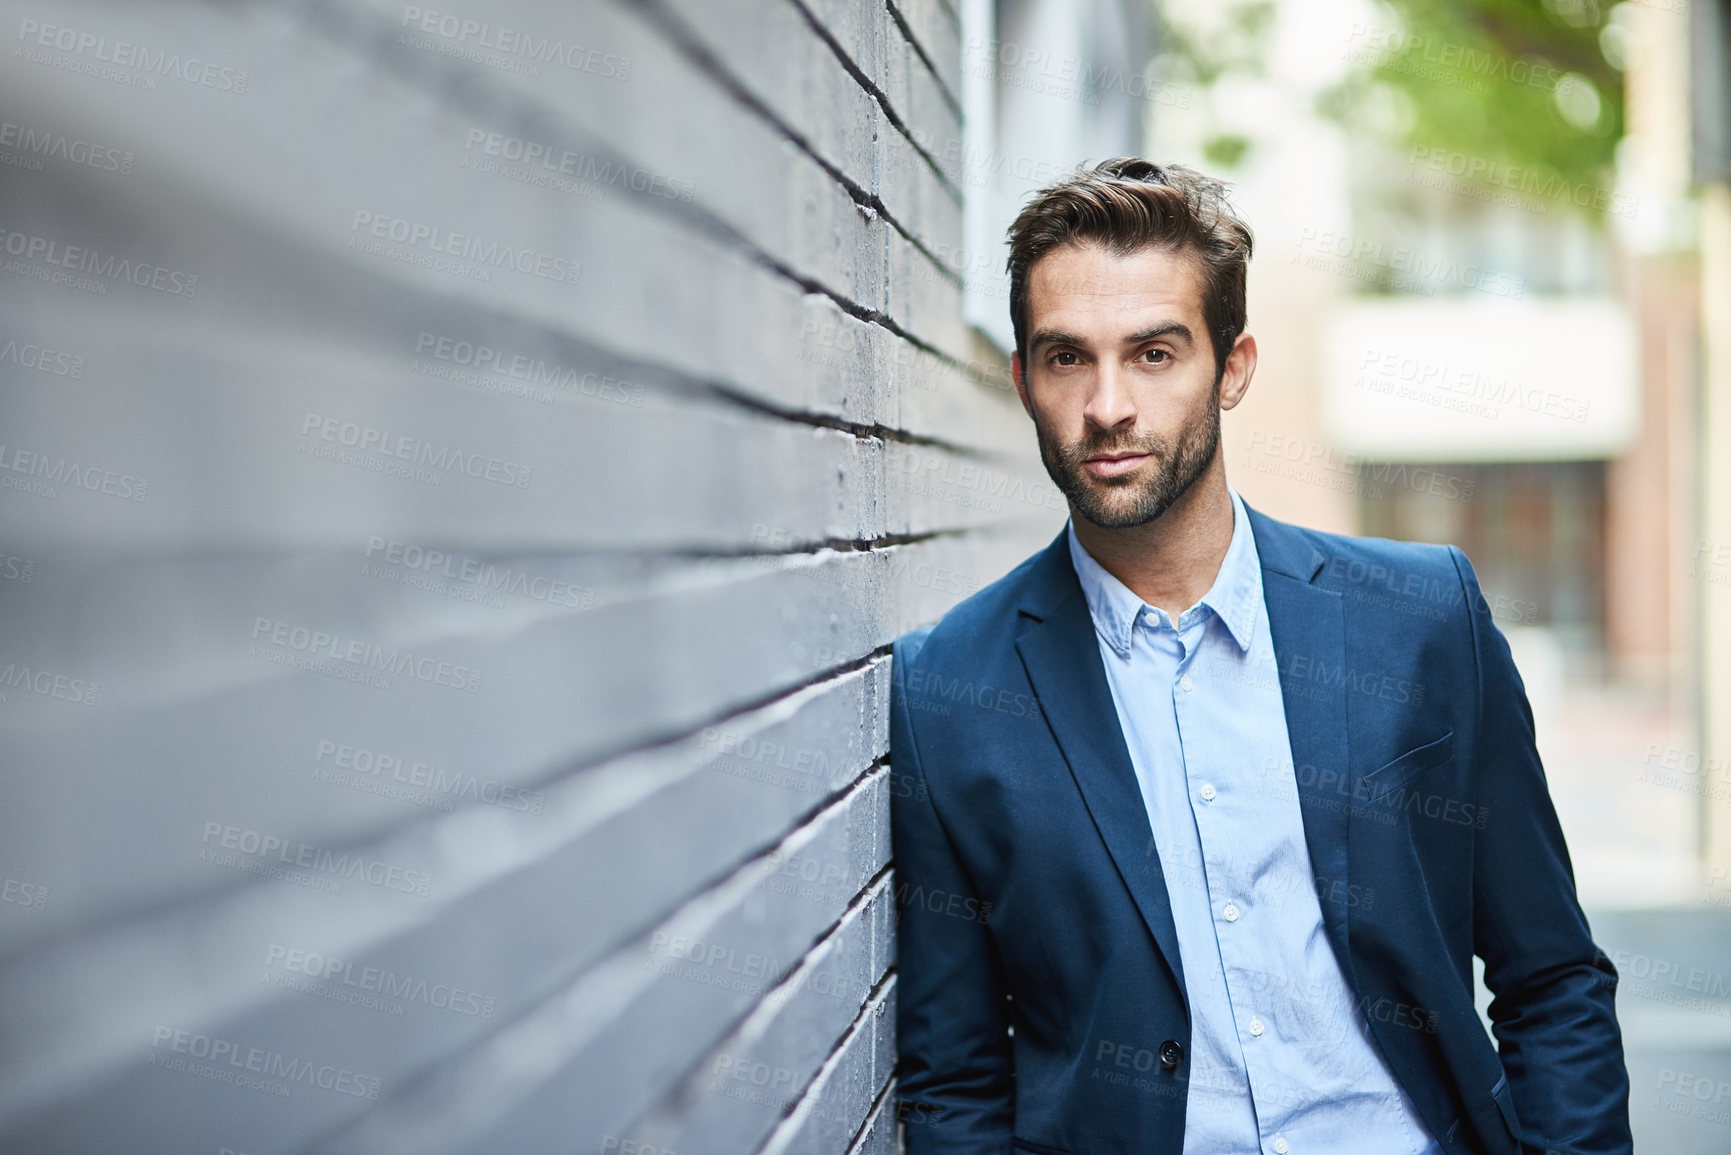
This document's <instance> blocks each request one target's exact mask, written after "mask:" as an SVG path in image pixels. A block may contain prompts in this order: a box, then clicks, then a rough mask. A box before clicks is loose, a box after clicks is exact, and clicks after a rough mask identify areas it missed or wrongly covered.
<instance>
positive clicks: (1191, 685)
mask: <svg viewBox="0 0 1731 1155" xmlns="http://www.w3.org/2000/svg"><path fill="white" fill-rule="evenodd" d="M1178 684H1179V685H1180V686H1182V687H1184V690H1185V692H1186V693H1188V692H1189V691H1191V690H1194V689H1195V688H1196V683H1195V682H1192V681H1191V680H1190V675H1189V674H1185V675H1184V676H1183V677H1182V678H1179V679H1178Z"/></svg>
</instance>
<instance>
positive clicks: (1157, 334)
mask: <svg viewBox="0 0 1731 1155" xmlns="http://www.w3.org/2000/svg"><path fill="white" fill-rule="evenodd" d="M1163 337H1164V338H1175V339H1177V340H1179V341H1183V342H1184V343H1186V344H1194V343H1195V341H1196V335H1195V334H1194V333H1192V332H1191V331H1190V326H1189V325H1186V324H1184V322H1182V321H1162V322H1161V323H1160V324H1158V325H1154V326H1152V327H1151V328H1147V329H1143V330H1142V331H1141V332H1140V333H1132V334H1131V335H1130V336H1129V337H1127V338H1126V339H1125V341H1124V344H1126V345H1141V344H1145V343H1146V342H1149V341H1157V340H1160V339H1161V338H1163ZM1087 344H1088V342H1086V341H1084V340H1083V339H1082V338H1080V337H1078V336H1076V334H1074V333H1063V332H1059V331H1058V330H1056V329H1038V330H1036V331H1035V332H1034V335H1033V337H1032V338H1031V339H1030V340H1029V341H1028V348H1029V349H1039V348H1043V347H1044V346H1046V345H1081V346H1086V345H1087Z"/></svg>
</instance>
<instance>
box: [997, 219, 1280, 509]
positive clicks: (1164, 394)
mask: <svg viewBox="0 0 1731 1155" xmlns="http://www.w3.org/2000/svg"><path fill="white" fill-rule="evenodd" d="M1027 333H1028V362H1027V364H1026V365H1019V368H1018V371H1017V388H1018V391H1019V392H1020V393H1021V394H1022V401H1023V404H1024V405H1026V406H1027V407H1028V412H1029V414H1030V416H1032V417H1033V419H1034V428H1035V430H1036V432H1037V434H1038V436H1039V442H1040V457H1041V459H1042V460H1043V461H1044V462H1045V464H1046V471H1047V472H1048V473H1050V474H1051V475H1052V481H1053V483H1054V484H1055V485H1057V486H1058V488H1060V489H1061V490H1063V491H1064V495H1065V496H1066V497H1068V498H1069V499H1070V504H1071V506H1072V507H1073V509H1074V510H1075V512H1076V513H1078V514H1080V515H1081V516H1082V517H1085V518H1087V519H1088V520H1089V521H1091V522H1093V523H1094V524H1095V525H1098V526H1101V527H1103V528H1106V529H1122V528H1125V527H1128V526H1133V525H1142V524H1144V523H1146V522H1150V521H1153V520H1154V519H1155V518H1157V517H1159V516H1160V515H1161V514H1163V513H1165V512H1166V510H1167V509H1169V508H1170V507H1171V506H1172V504H1173V503H1174V502H1175V501H1177V500H1178V499H1179V498H1180V497H1182V496H1183V495H1184V494H1185V493H1187V492H1188V491H1189V490H1190V488H1191V486H1193V485H1194V484H1195V483H1196V481H1197V479H1198V478H1200V477H1201V476H1202V475H1203V473H1204V472H1205V471H1206V470H1207V469H1208V467H1209V465H1210V464H1211V463H1212V462H1213V461H1214V458H1215V454H1216V453H1217V451H1218V449H1219V444H1220V409H1221V405H1222V398H1221V393H1220V379H1219V378H1217V375H1216V373H1215V362H1214V348H1213V343H1212V341H1211V339H1210V338H1209V335H1208V330H1207V328H1206V326H1205V325H1204V323H1203V319H1202V278H1201V273H1200V270H1199V269H1198V268H1197V264H1196V261H1195V260H1194V259H1193V258H1192V257H1190V256H1189V255H1186V254H1182V253H1169V252H1166V251H1164V250H1162V249H1158V248H1145V249H1142V250H1139V251H1137V252H1135V253H1131V254H1129V255H1127V256H1115V255H1113V254H1112V253H1110V252H1108V251H1107V250H1106V249H1105V248H1104V247H1102V246H1099V245H1095V244H1086V243H1084V244H1075V245H1066V246H1064V247H1062V248H1058V249H1054V250H1052V251H1051V252H1049V253H1047V254H1046V255H1045V256H1044V257H1041V258H1040V259H1039V260H1038V261H1036V262H1035V263H1034V267H1033V268H1032V269H1031V270H1030V274H1029V278H1028V316H1027ZM1253 348H1254V346H1252V349H1253ZM1251 356H1252V358H1254V353H1253V352H1252V354H1251ZM1019 360H1020V359H1019V358H1018V362H1019ZM1252 363H1254V362H1253V361H1252ZM1227 377H1228V378H1232V383H1233V384H1234V385H1236V384H1237V382H1236V377H1235V375H1234V372H1233V366H1232V365H1230V364H1229V366H1228V373H1227ZM1245 377H1246V379H1245V383H1246V384H1248V375H1247V374H1246V375H1245ZM1241 392H1242V389H1234V392H1233V396H1232V397H1231V398H1230V404H1236V403H1237V400H1238V396H1239V394H1241ZM1230 404H1229V405H1228V407H1230Z"/></svg>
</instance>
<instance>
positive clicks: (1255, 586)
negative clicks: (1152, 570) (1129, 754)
mask: <svg viewBox="0 0 1731 1155" xmlns="http://www.w3.org/2000/svg"><path fill="white" fill-rule="evenodd" d="M1227 493H1229V494H1230V495H1231V497H1232V542H1231V544H1229V545H1228V546H1227V547H1226V556H1225V558H1223V559H1222V560H1221V562H1220V572H1219V573H1217V574H1216V575H1215V576H1214V584H1213V585H1212V586H1211V587H1209V590H1208V592H1207V593H1205V594H1203V595H1202V599H1201V600H1200V601H1199V602H1198V603H1197V605H1202V606H1207V607H1208V608H1209V609H1210V610H1211V611H1213V613H1214V616H1215V617H1217V618H1219V619H1220V621H1221V624H1223V625H1224V626H1225V627H1226V631H1227V633H1229V634H1230V635H1231V636H1232V640H1233V641H1234V642H1236V643H1237V644H1238V648H1239V650H1240V651H1241V652H1244V653H1248V652H1249V651H1250V642H1251V639H1252V638H1253V637H1254V636H1255V630H1256V606H1257V603H1258V602H1259V601H1261V599H1262V565H1261V563H1260V561H1259V560H1258V559H1257V555H1256V538H1255V536H1254V535H1253V534H1252V533H1251V532H1250V518H1249V517H1248V516H1247V515H1246V514H1245V512H1244V502H1243V501H1242V500H1241V499H1240V498H1239V496H1238V491H1237V490H1236V489H1233V488H1232V487H1231V486H1227ZM1067 532H1068V535H1069V539H1070V562H1071V564H1073V565H1074V566H1075V567H1076V577H1077V578H1078V579H1079V580H1080V581H1081V583H1082V593H1083V594H1084V595H1085V596H1086V597H1087V599H1088V612H1089V614H1090V615H1091V616H1092V617H1093V619H1094V629H1095V630H1096V631H1097V632H1098V633H1099V635H1100V636H1101V637H1102V638H1104V639H1105V640H1106V643H1107V644H1108V645H1109V646H1111V647H1112V649H1113V650H1115V651H1116V652H1117V654H1118V656H1119V657H1121V658H1128V657H1129V656H1130V640H1131V638H1132V636H1133V635H1134V633H1135V629H1136V623H1137V621H1139V620H1140V619H1141V618H1142V615H1143V614H1144V613H1146V611H1147V610H1148V609H1149V608H1150V607H1149V606H1148V605H1147V603H1145V602H1144V601H1143V600H1142V599H1141V598H1139V597H1137V596H1136V595H1135V594H1133V593H1131V592H1130V588H1129V587H1128V586H1126V585H1125V584H1124V583H1123V582H1121V581H1119V580H1118V579H1117V578H1115V577H1113V576H1112V575H1111V574H1109V573H1107V572H1106V569H1105V567H1104V566H1102V565H1101V564H1100V563H1099V562H1097V561H1095V560H1094V557H1093V555H1092V554H1090V553H1089V552H1088V551H1087V550H1086V549H1085V548H1083V546H1082V543H1081V542H1080V541H1079V540H1078V539H1077V537H1076V527H1075V524H1074V522H1073V520H1072V522H1071V524H1069V525H1068V526H1067ZM1192 608H1194V607H1192ZM1186 612H1189V611H1186Z"/></svg>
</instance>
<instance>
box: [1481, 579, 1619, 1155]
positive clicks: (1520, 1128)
mask: <svg viewBox="0 0 1731 1155" xmlns="http://www.w3.org/2000/svg"><path fill="white" fill-rule="evenodd" d="M1450 552H1451V554H1452V555H1453V557H1454V559H1455V566H1456V568H1457V570H1458V571H1459V573H1460V576H1461V580H1462V583H1463V586H1464V590H1465V594H1466V606H1467V611H1468V617H1469V619H1470V620H1471V623H1472V626H1471V629H1472V642H1473V650H1474V657H1475V660H1476V663H1477V672H1478V687H1479V700H1478V704H1477V710H1478V726H1477V731H1478V740H1477V743H1476V749H1477V759H1478V765H1477V766H1476V767H1475V772H1476V776H1477V779H1478V802H1479V806H1480V807H1481V809H1482V811H1483V812H1484V813H1485V826H1484V829H1483V830H1482V831H1480V833H1479V837H1478V840H1477V842H1476V849H1475V852H1474V862H1473V950H1474V952H1475V953H1476V954H1477V955H1478V956H1479V957H1480V958H1482V959H1484V963H1485V985H1486V987H1488V988H1489V989H1490V992H1491V995H1492V999H1491V1004H1490V1019H1491V1029H1492V1032H1493V1033H1494V1034H1495V1036H1496V1039H1497V1051H1498V1054H1499V1055H1500V1056H1501V1058H1502V1064H1503V1070H1504V1072H1505V1074H1506V1075H1507V1084H1506V1087H1505V1088H1504V1089H1503V1090H1502V1091H1501V1092H1500V1093H1499V1094H1498V1095H1497V1096H1496V1098H1497V1100H1498V1102H1497V1106H1498V1108H1499V1109H1500V1110H1501V1111H1502V1112H1503V1115H1504V1117H1505V1119H1506V1120H1507V1122H1508V1124H1509V1126H1510V1128H1511V1130H1513V1131H1514V1132H1515V1134H1516V1136H1517V1137H1518V1138H1519V1139H1520V1141H1521V1142H1522V1144H1523V1145H1524V1149H1527V1150H1532V1151H1543V1152H1557V1153H1558V1155H1564V1153H1566V1155H1601V1153H1604V1155H1610V1153H1618V1152H1621V1153H1626V1152H1629V1151H1631V1150H1632V1148H1633V1141H1632V1139H1631V1138H1630V1133H1629V1076H1628V1071H1627V1069H1626V1067H1625V1066H1624V1062H1623V1043H1622V1036H1621V1033H1620V1032H1619V1030H1618V1027H1617V1019H1616V1007H1615V995H1616V988H1617V972H1616V969H1615V968H1614V967H1613V966H1612V965H1611V962H1610V960H1609V959H1608V958H1606V957H1605V955H1604V953H1603V952H1602V951H1600V950H1599V949H1598V948H1597V947H1596V946H1594V945H1593V940H1592V937H1591V935H1590V933H1589V931H1588V928H1587V919H1586V915H1585V914H1584V913H1582V911H1581V906H1580V903H1579V901H1578V900H1577V898H1576V895H1575V878H1574V872H1573V869H1572V868H1571V867H1570V865H1569V852H1568V849H1567V847H1566V846H1565V845H1564V842H1563V831H1562V827H1561V825H1560V824H1559V823H1558V821H1557V815H1556V810H1555V808H1554V807H1553V806H1552V804H1551V798H1550V792H1549V790H1548V789H1547V788H1546V785H1545V772H1544V768H1543V766H1542V765H1541V764H1540V761H1539V753H1538V748H1537V746H1536V745H1535V742H1534V732H1533V714H1532V708H1531V706H1530V705H1529V704H1528V702H1527V696H1526V690H1525V687H1524V686H1523V685H1522V684H1521V678H1520V674H1519V673H1518V672H1517V671H1516V669H1515V663H1514V659H1513V657H1512V656H1511V655H1510V653H1509V645H1508V642H1507V641H1506V640H1505V639H1504V637H1503V635H1502V631H1500V630H1498V629H1497V627H1496V625H1495V623H1493V622H1492V621H1491V614H1490V607H1489V605H1488V604H1487V603H1486V602H1485V598H1484V594H1483V593H1482V592H1481V590H1480V589H1479V583H1478V576H1477V575H1476V574H1475V573H1474V572H1473V568H1472V564H1471V563H1470V562H1469V561H1467V558H1466V555H1465V554H1463V553H1461V551H1460V550H1458V549H1454V548H1453V547H1450Z"/></svg>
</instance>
